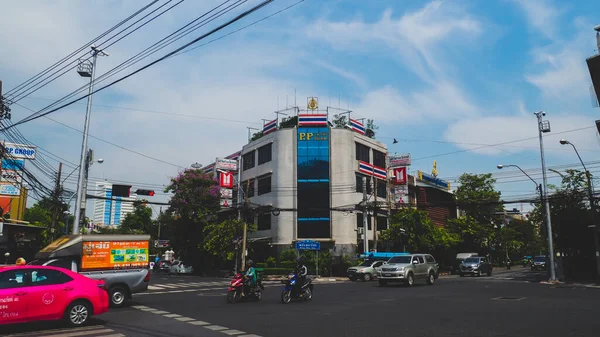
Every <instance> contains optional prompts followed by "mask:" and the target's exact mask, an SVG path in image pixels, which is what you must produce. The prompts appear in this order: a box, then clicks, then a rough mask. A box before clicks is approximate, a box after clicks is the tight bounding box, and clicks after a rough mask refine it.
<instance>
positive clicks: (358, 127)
mask: <svg viewBox="0 0 600 337" xmlns="http://www.w3.org/2000/svg"><path fill="white" fill-rule="evenodd" d="M350 127H351V128H352V131H356V132H358V133H360V134H361V135H364V134H365V126H364V125H363V123H361V122H359V121H357V120H354V119H352V118H350Z"/></svg>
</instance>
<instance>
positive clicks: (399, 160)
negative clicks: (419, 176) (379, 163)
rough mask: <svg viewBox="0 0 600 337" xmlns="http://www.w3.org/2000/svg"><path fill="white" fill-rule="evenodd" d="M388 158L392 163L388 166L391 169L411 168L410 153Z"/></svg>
mask: <svg viewBox="0 0 600 337" xmlns="http://www.w3.org/2000/svg"><path fill="white" fill-rule="evenodd" d="M388 158H389V161H390V165H389V166H388V167H389V168H395V167H400V166H410V162H411V160H410V153H406V154H395V155H390V156H388Z"/></svg>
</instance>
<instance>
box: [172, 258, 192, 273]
mask: <svg viewBox="0 0 600 337" xmlns="http://www.w3.org/2000/svg"><path fill="white" fill-rule="evenodd" d="M169 273H171V274H193V273H194V268H193V267H192V266H190V265H187V264H185V263H184V262H182V261H177V260H176V261H173V264H171V267H170V268H169Z"/></svg>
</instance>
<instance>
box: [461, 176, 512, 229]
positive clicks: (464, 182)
mask: <svg viewBox="0 0 600 337" xmlns="http://www.w3.org/2000/svg"><path fill="white" fill-rule="evenodd" d="M495 183H496V179H493V178H492V174H491V173H487V174H470V173H465V174H463V175H461V176H460V177H459V178H458V187H457V188H456V191H455V193H454V196H455V197H456V201H457V203H458V207H459V208H460V209H461V210H463V211H464V212H465V213H466V215H467V216H470V217H472V218H474V219H475V220H476V221H477V222H478V223H479V224H482V225H486V226H487V225H490V224H491V223H493V222H494V221H495V220H496V218H497V217H496V216H495V213H496V212H500V211H502V210H503V206H502V204H501V202H500V192H499V191H496V188H495V187H494V184H495Z"/></svg>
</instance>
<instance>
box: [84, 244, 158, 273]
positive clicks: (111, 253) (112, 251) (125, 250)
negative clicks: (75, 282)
mask: <svg viewBox="0 0 600 337" xmlns="http://www.w3.org/2000/svg"><path fill="white" fill-rule="evenodd" d="M147 266H148V241H103V242H83V254H82V257H81V269H82V270H91V269H128V268H145V267H147Z"/></svg>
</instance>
